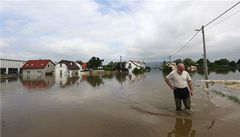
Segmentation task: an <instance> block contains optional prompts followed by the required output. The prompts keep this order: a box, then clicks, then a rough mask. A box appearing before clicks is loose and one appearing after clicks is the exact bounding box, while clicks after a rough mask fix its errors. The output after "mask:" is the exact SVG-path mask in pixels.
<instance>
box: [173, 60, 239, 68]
mask: <svg viewBox="0 0 240 137" xmlns="http://www.w3.org/2000/svg"><path fill="white" fill-rule="evenodd" d="M173 62H175V63H176V64H178V63H183V64H185V66H198V67H199V68H202V67H203V58H201V59H199V60H197V61H196V62H195V61H193V60H192V59H190V58H186V59H183V60H182V59H176V60H174V61H173ZM207 65H208V67H209V68H223V67H240V59H238V61H237V62H235V61H234V60H232V61H230V60H228V59H226V58H222V59H218V60H215V61H213V62H211V61H209V60H208V59H207Z"/></svg>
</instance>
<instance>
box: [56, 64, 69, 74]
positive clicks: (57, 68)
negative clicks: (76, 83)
mask: <svg viewBox="0 0 240 137" xmlns="http://www.w3.org/2000/svg"><path fill="white" fill-rule="evenodd" d="M61 71H62V76H67V74H68V69H67V65H65V64H63V63H62V66H61V65H60V63H59V64H57V65H56V67H55V75H56V76H60V72H61Z"/></svg>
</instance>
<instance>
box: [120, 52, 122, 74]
mask: <svg viewBox="0 0 240 137" xmlns="http://www.w3.org/2000/svg"><path fill="white" fill-rule="evenodd" d="M120 72H122V56H120Z"/></svg>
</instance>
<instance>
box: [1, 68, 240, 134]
mask: <svg viewBox="0 0 240 137" xmlns="http://www.w3.org/2000/svg"><path fill="white" fill-rule="evenodd" d="M232 73H233V75H232ZM217 75H219V76H220V77H221V76H222V75H225V77H224V78H226V77H229V79H235V78H238V79H239V78H240V77H239V76H240V73H239V71H238V70H237V71H235V72H229V73H227V74H226V73H225V74H222V73H221V74H218V73H212V74H210V77H212V76H214V77H215V78H217ZM236 75H238V76H236ZM202 77H203V76H202V75H201V74H198V73H195V74H193V75H192V78H193V83H197V80H200V79H202ZM194 93H195V95H194V96H193V97H192V107H193V112H191V113H188V112H184V111H183V112H176V111H175V106H174V99H173V95H172V92H171V90H170V89H169V88H168V87H167V85H166V84H165V82H164V79H163V74H162V73H161V71H158V70H152V71H151V72H148V73H145V74H144V75H138V76H135V75H131V76H130V75H128V76H125V75H120V74H108V75H95V76H86V75H85V76H84V75H82V76H79V77H72V78H55V77H35V78H34V77H33V78H32V77H22V78H18V79H15V80H14V79H13V80H7V81H1V101H0V103H1V113H0V114H1V137H230V136H231V137H239V136H240V132H239V129H240V104H238V103H234V102H232V101H231V100H229V99H228V98H224V97H221V96H218V95H215V94H214V93H211V92H208V91H204V90H202V89H201V88H200V87H195V92H194Z"/></svg>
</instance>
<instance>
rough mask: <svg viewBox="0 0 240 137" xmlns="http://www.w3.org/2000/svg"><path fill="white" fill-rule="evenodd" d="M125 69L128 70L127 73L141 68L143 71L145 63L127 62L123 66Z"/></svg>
mask: <svg viewBox="0 0 240 137" xmlns="http://www.w3.org/2000/svg"><path fill="white" fill-rule="evenodd" d="M125 68H126V69H128V71H129V72H132V71H133V70H134V69H135V68H137V69H140V68H143V69H145V68H146V66H145V63H144V62H142V61H132V60H130V61H128V62H127V63H126V65H125Z"/></svg>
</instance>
